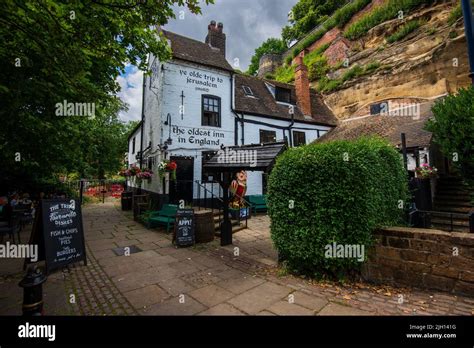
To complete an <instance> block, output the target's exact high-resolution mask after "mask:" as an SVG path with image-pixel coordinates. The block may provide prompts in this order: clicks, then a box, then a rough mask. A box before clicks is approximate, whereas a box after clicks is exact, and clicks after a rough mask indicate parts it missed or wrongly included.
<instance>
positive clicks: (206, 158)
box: [201, 151, 217, 182]
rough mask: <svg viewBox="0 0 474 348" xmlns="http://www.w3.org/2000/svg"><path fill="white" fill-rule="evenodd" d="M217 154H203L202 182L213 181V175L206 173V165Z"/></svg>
mask: <svg viewBox="0 0 474 348" xmlns="http://www.w3.org/2000/svg"><path fill="white" fill-rule="evenodd" d="M216 153H217V152H216V151H203V152H201V156H202V161H201V162H202V168H201V173H202V175H201V176H202V182H209V181H212V180H211V179H212V178H213V176H214V175H213V174H212V173H206V172H205V171H204V165H205V164H206V163H207V162H208V161H209V160H210V159H211V158H212V156H214V155H215V154H216Z"/></svg>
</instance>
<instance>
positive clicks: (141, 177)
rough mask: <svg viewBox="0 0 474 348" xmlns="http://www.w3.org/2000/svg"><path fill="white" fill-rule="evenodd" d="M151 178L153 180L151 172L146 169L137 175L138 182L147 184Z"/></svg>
mask: <svg viewBox="0 0 474 348" xmlns="http://www.w3.org/2000/svg"><path fill="white" fill-rule="evenodd" d="M151 178H153V172H152V171H151V170H148V169H145V170H144V171H142V172H140V173H138V174H137V179H139V180H140V181H142V180H147V181H148V182H151Z"/></svg>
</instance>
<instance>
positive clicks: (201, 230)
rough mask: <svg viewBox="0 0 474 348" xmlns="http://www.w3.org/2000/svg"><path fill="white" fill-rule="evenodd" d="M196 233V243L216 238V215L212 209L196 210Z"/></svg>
mask: <svg viewBox="0 0 474 348" xmlns="http://www.w3.org/2000/svg"><path fill="white" fill-rule="evenodd" d="M194 233H195V239H196V243H208V242H212V241H213V240H214V215H213V214H212V211H211V210H200V211H199V210H196V211H194Z"/></svg>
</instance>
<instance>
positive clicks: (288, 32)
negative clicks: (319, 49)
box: [282, 0, 347, 43]
mask: <svg viewBox="0 0 474 348" xmlns="http://www.w3.org/2000/svg"><path fill="white" fill-rule="evenodd" d="M346 2H347V0H300V1H298V3H297V4H296V5H295V6H293V8H292V10H291V15H290V18H289V22H290V24H291V25H288V26H285V27H284V28H283V29H282V39H283V40H284V41H285V42H286V43H290V42H291V41H294V40H298V39H300V38H301V37H303V36H304V35H305V34H307V33H308V32H310V31H311V30H312V29H313V28H314V27H316V26H317V25H319V24H321V23H322V22H324V21H325V20H326V19H327V18H328V16H330V15H331V14H333V13H334V11H336V10H337V9H338V8H340V7H342V6H343V5H344V4H345V3H346Z"/></svg>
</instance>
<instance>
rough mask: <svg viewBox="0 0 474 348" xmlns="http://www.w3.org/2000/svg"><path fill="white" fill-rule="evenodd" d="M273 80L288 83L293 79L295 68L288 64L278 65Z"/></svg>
mask: <svg viewBox="0 0 474 348" xmlns="http://www.w3.org/2000/svg"><path fill="white" fill-rule="evenodd" d="M275 80H277V81H280V82H284V83H290V82H292V81H294V80H295V68H294V67H293V66H292V65H290V66H286V65H282V66H280V67H278V68H277V69H276V71H275Z"/></svg>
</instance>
